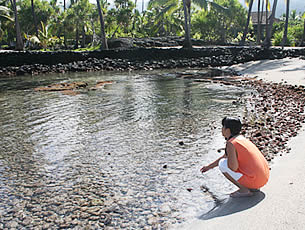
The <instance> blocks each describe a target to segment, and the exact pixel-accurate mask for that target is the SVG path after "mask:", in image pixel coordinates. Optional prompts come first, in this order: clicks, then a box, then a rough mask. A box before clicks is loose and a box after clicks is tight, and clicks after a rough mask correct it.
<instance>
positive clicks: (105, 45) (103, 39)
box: [96, 0, 108, 50]
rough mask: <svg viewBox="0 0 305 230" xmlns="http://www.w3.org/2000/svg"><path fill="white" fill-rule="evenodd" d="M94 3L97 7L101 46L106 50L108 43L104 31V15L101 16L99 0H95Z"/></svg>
mask: <svg viewBox="0 0 305 230" xmlns="http://www.w3.org/2000/svg"><path fill="white" fill-rule="evenodd" d="M96 4H97V9H98V14H99V16H100V24H101V25H100V26H101V37H102V48H103V49H105V50H108V44H107V39H106V33H105V21H104V16H103V13H102V9H101V4H100V0H96Z"/></svg>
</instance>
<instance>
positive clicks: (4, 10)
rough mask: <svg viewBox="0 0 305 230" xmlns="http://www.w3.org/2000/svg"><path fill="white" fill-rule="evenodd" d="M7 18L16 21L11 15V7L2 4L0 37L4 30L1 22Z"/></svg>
mask: <svg viewBox="0 0 305 230" xmlns="http://www.w3.org/2000/svg"><path fill="white" fill-rule="evenodd" d="M5 20H8V21H14V20H13V19H12V18H11V17H10V9H9V8H8V7H5V6H0V37H1V36H2V32H3V30H2V29H1V22H2V21H5Z"/></svg>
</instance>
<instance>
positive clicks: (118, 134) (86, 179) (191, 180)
mask: <svg viewBox="0 0 305 230" xmlns="http://www.w3.org/2000/svg"><path fill="white" fill-rule="evenodd" d="M99 80H111V81H114V83H113V84H111V85H107V86H106V87H105V88H104V89H100V90H96V91H89V90H87V89H85V90H81V91H80V94H78V95H76V96H69V95H64V94H62V93H60V92H35V91H34V90H33V89H34V88H35V87H37V86H45V85H48V84H51V83H58V82H73V81H85V82H87V83H88V84H89V88H90V86H93V85H94V84H95V83H96V82H97V81H99ZM246 93H247V92H246V91H245V90H244V89H241V88H236V87H232V86H224V85H219V84H211V83H196V82H193V81H192V80H185V79H179V78H176V77H175V74H174V72H173V71H168V72H166V71H164V72H143V73H141V72H138V73H77V74H61V75H58V74H57V75H40V76H34V77H30V76H29V77H22V78H10V79H0V114H1V116H0V137H1V139H0V214H1V215H2V219H0V220H1V222H2V224H4V226H5V224H6V223H7V222H9V221H15V222H17V223H19V224H20V223H22V222H24V221H25V219H26V218H25V216H26V217H27V218H30V219H31V220H32V222H30V224H29V225H28V226H35V224H36V225H41V224H42V223H45V221H46V219H47V218H50V217H51V216H55V217H54V218H55V220H54V221H55V222H56V221H57V219H58V218H59V219H63V220H65V221H67V220H66V219H65V218H70V217H71V219H68V220H73V219H75V218H76V216H77V215H81V214H82V213H81V212H82V211H83V210H82V209H80V208H79V207H84V206H85V207H86V205H87V206H88V207H91V206H95V207H96V206H99V207H100V208H101V209H103V210H104V211H107V210H108V213H110V215H111V216H112V223H111V224H110V225H109V226H112V227H114V228H126V226H128V228H130V229H133V228H134V229H138V228H143V227H144V226H152V225H154V226H158V227H159V228H167V227H168V226H170V225H171V224H175V223H180V222H184V221H186V220H189V219H190V218H195V217H196V216H197V215H199V214H200V213H203V212H206V211H208V210H209V209H211V208H212V207H213V206H214V205H215V201H214V200H213V198H212V197H211V194H210V193H206V192H203V190H202V189H200V187H201V186H202V185H204V186H206V187H208V188H209V189H210V191H211V193H213V194H214V195H215V196H216V197H218V198H219V199H223V198H225V197H226V193H228V192H229V191H230V190H231V189H233V187H232V186H231V185H230V184H229V183H227V182H226V181H225V179H224V178H223V177H222V176H221V175H220V173H219V172H218V171H217V170H216V169H215V170H211V171H210V172H207V173H206V174H204V175H202V174H201V173H200V172H199V169H200V168H201V166H203V165H205V164H207V163H209V162H210V161H212V160H214V159H216V158H217V157H218V156H220V153H217V151H216V150H217V149H218V148H221V147H223V145H224V140H223V138H222V137H221V132H220V122H221V119H222V118H223V117H224V116H226V115H235V116H240V115H241V114H242V112H243V109H244V107H243V105H233V104H232V101H233V100H236V99H238V98H240V97H243V96H244V95H245V94H246ZM182 142H183V144H182ZM86 202H87V203H86ZM90 202H91V203H90ZM93 203H94V204H93ZM46 212H48V213H46ZM22 215H23V216H22ZM83 219H85V220H84V221H82V223H83V224H92V223H93V222H94V221H96V220H92V221H91V220H90V221H91V222H90V221H89V222H88V221H87V220H86V218H85V217H83ZM86 221H87V222H86ZM1 222H0V223H1ZM49 223H50V222H49ZM51 223H52V222H51ZM56 223H57V222H56ZM25 224H27V222H26V223H25Z"/></svg>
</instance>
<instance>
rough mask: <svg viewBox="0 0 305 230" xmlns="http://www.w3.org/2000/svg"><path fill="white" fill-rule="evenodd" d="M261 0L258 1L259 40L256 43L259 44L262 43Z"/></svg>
mask: <svg viewBox="0 0 305 230" xmlns="http://www.w3.org/2000/svg"><path fill="white" fill-rule="evenodd" d="M260 9H261V1H260V0H258V2H257V40H256V43H257V45H259V44H260V43H261V12H260Z"/></svg>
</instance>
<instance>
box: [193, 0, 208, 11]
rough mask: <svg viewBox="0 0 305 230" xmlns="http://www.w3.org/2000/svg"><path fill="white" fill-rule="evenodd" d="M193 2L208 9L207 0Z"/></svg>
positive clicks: (194, 0)
mask: <svg viewBox="0 0 305 230" xmlns="http://www.w3.org/2000/svg"><path fill="white" fill-rule="evenodd" d="M193 3H194V4H195V5H197V6H199V7H200V8H201V9H204V10H207V9H208V3H209V1H208V0H193Z"/></svg>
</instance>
